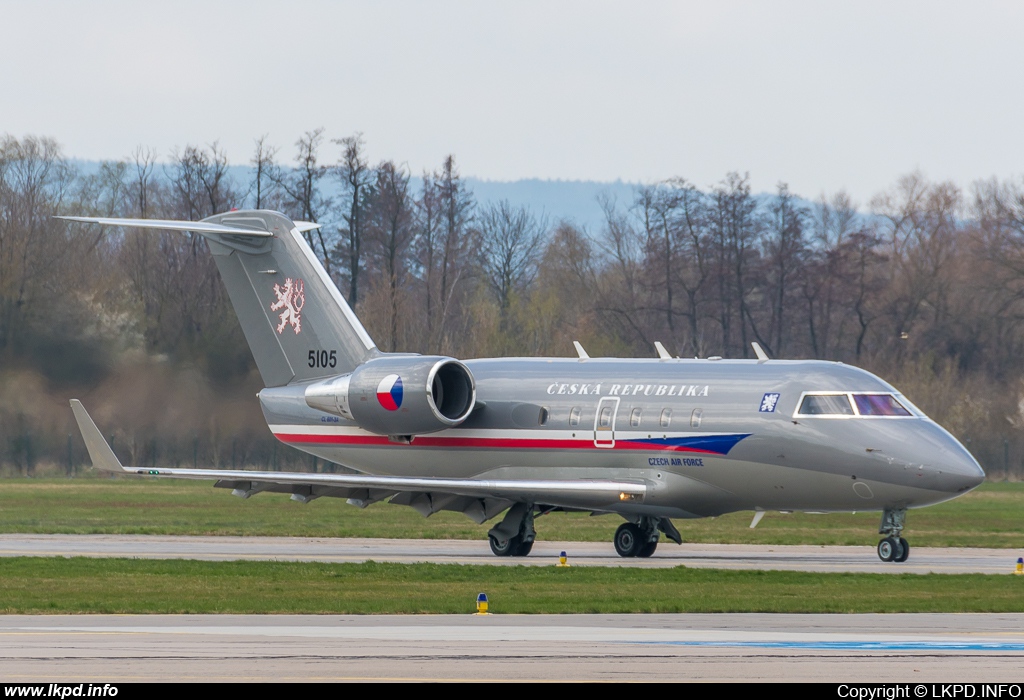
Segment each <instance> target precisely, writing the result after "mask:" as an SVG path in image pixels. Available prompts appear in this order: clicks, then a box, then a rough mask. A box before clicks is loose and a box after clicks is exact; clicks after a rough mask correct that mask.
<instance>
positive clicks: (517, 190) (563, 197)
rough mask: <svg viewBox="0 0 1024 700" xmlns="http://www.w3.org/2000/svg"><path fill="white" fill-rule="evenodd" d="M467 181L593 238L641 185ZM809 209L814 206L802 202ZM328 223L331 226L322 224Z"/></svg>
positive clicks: (85, 164)
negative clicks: (605, 205) (607, 209)
mask: <svg viewBox="0 0 1024 700" xmlns="http://www.w3.org/2000/svg"><path fill="white" fill-rule="evenodd" d="M72 162H73V163H74V165H76V166H77V167H78V168H79V169H80V170H81V171H82V172H83V173H86V174H91V173H95V172H96V171H97V170H98V169H99V166H100V164H99V162H98V161H87V160H74V161H72ZM230 172H231V177H232V178H233V179H234V180H235V182H236V183H238V185H239V187H240V188H241V189H242V190H243V191H244V190H246V189H247V188H248V187H249V182H250V179H251V178H252V169H251V168H250V167H248V166H245V165H233V166H231V167H230ZM463 181H464V182H465V183H466V184H467V185H468V186H469V188H470V189H471V190H472V192H473V194H474V195H475V196H476V200H477V202H478V204H480V205H486V204H490V203H492V202H499V201H501V200H503V199H504V200H508V201H509V202H510V203H511V204H513V205H515V206H526V207H529V208H530V209H531V210H533V212H534V213H535V214H536V215H537V216H545V217H547V219H548V222H549V223H551V224H554V223H557V222H558V221H561V220H563V219H565V220H570V221H573V222H575V223H576V224H577V225H579V226H582V227H583V228H585V229H586V230H587V232H588V233H589V234H590V235H592V236H593V235H597V234H598V233H599V232H600V231H601V227H602V226H603V224H604V213H603V212H602V210H601V206H600V204H598V198H599V197H609V198H611V199H612V200H613V201H616V202H618V204H619V206H621V207H625V206H628V205H629V204H630V203H631V202H632V201H633V194H634V188H636V187H637V185H638V183H632V182H623V181H622V180H616V181H614V182H598V181H595V180H541V179H539V178H531V179H528V180H513V181H501V180H484V179H481V178H477V177H469V176H464V177H463ZM409 184H410V189H411V190H412V192H414V193H416V194H417V195H418V193H419V192H420V190H421V189H422V187H423V179H422V178H421V177H419V176H416V175H414V176H412V177H411V178H410V183H409ZM337 187H338V182H337V180H335V179H333V178H327V181H326V183H325V189H326V190H327V192H326V194H328V196H330V195H332V194H334V192H332V190H333V189H335V188H337ZM754 196H755V198H756V199H757V200H758V201H759V202H761V203H764V202H766V201H767V200H769V199H770V198H771V197H772V196H773V195H772V194H769V193H761V194H756V195H754ZM798 200H799V201H801V202H802V203H803V204H804V205H805V206H809V205H810V204H811V203H810V202H809V201H807V200H802V199H800V198H798ZM321 223H328V222H321Z"/></svg>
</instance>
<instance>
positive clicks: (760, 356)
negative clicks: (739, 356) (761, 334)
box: [750, 343, 772, 362]
mask: <svg viewBox="0 0 1024 700" xmlns="http://www.w3.org/2000/svg"><path fill="white" fill-rule="evenodd" d="M750 345H751V347H753V348H754V354H755V355H757V361H758V362H767V361H768V360H770V359H772V358H770V357H768V353H766V352H765V351H764V350H763V349H762V348H761V346H760V345H759V344H758V343H751V344H750Z"/></svg>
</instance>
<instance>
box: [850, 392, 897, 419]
mask: <svg viewBox="0 0 1024 700" xmlns="http://www.w3.org/2000/svg"><path fill="white" fill-rule="evenodd" d="M853 402H854V403H855V404H856V405H857V412H858V413H859V414H860V415H862V416H909V415H911V413H910V411H908V410H907V409H905V408H904V407H903V406H902V405H901V404H900V402H899V401H897V400H896V397H895V396H892V395H891V394H854V395H853Z"/></svg>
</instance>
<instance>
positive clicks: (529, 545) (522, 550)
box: [512, 541, 533, 557]
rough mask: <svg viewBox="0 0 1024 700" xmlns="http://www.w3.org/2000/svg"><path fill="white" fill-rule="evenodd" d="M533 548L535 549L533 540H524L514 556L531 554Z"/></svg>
mask: <svg viewBox="0 0 1024 700" xmlns="http://www.w3.org/2000/svg"><path fill="white" fill-rule="evenodd" d="M531 549H533V542H532V541H531V542H522V543H520V544H519V547H518V548H516V552H515V554H513V555H512V556H513V557H525V556H529V554H530V550H531Z"/></svg>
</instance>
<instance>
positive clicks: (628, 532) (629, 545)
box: [613, 523, 643, 557]
mask: <svg viewBox="0 0 1024 700" xmlns="http://www.w3.org/2000/svg"><path fill="white" fill-rule="evenodd" d="M613 542H614V544H615V551H616V552H618V554H619V556H620V557H635V556H637V554H638V553H639V552H640V547H641V546H642V542H643V533H641V532H640V528H639V527H637V526H636V525H634V524H633V523H622V524H621V525H619V529H618V530H616V531H615V539H614V540H613Z"/></svg>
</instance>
